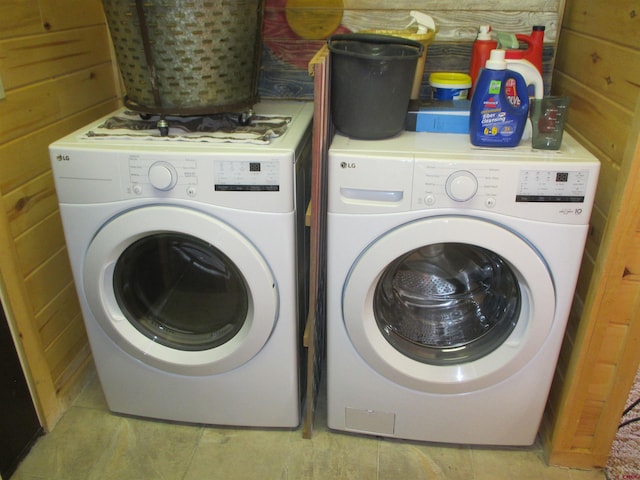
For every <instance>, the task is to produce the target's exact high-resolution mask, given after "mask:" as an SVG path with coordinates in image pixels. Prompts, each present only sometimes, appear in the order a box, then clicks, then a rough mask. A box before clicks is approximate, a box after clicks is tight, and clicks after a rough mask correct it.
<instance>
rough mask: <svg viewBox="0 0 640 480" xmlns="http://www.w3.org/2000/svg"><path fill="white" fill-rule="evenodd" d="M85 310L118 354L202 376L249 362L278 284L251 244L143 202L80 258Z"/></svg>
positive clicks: (270, 321) (273, 312)
mask: <svg viewBox="0 0 640 480" xmlns="http://www.w3.org/2000/svg"><path fill="white" fill-rule="evenodd" d="M83 276H84V278H83V286H84V292H85V295H86V298H87V303H88V305H89V308H90V309H91V313H92V314H93V315H94V316H95V318H96V320H97V322H98V323H99V325H100V326H101V327H102V329H103V330H104V332H105V333H106V334H107V335H108V336H109V337H110V338H111V339H112V340H113V341H114V342H115V343H116V344H117V345H119V346H120V347H121V348H122V349H123V350H124V351H126V352H127V353H129V354H130V355H132V356H134V357H136V358H138V359H139V360H140V361H142V362H145V363H147V364H149V365H152V366H154V367H157V368H159V369H161V370H163V371H169V372H173V373H178V374H183V375H208V374H215V373H222V372H226V371H229V370H232V369H234V368H236V367H238V366H240V365H242V364H244V363H245V362H247V361H248V360H250V359H251V358H253V357H254V356H255V355H256V354H257V353H258V352H259V351H260V350H261V349H262V347H263V346H264V345H265V343H266V342H267V340H268V338H269V336H270V334H271V332H272V330H273V328H274V326H275V322H276V320H277V315H278V292H277V284H276V280H275V279H274V277H273V274H272V272H271V270H270V268H269V266H268V265H267V262H266V261H265V259H264V258H263V256H262V255H261V254H260V252H258V250H257V249H256V248H255V246H253V244H252V243H251V242H250V241H249V240H248V239H247V238H245V237H244V236H243V235H242V234H241V233H239V232H238V231H237V230H235V229H233V228H232V227H231V226H229V225H228V224H226V223H224V222H221V221H220V220H217V219H215V218H213V217H211V216H209V215H206V214H204V213H201V212H197V211H194V210H188V209H185V208H180V207H174V206H158V205H156V206H146V207H142V208H138V209H135V210H130V211H127V212H125V213H123V214H121V215H119V216H117V217H115V218H113V219H111V220H110V221H109V222H108V223H107V224H106V225H104V227H103V228H102V229H100V231H99V232H98V233H97V234H96V236H95V238H94V239H93V240H92V242H91V244H90V245H89V248H88V250H87V253H86V257H85V264H84V269H83Z"/></svg>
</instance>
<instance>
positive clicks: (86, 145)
mask: <svg viewBox="0 0 640 480" xmlns="http://www.w3.org/2000/svg"><path fill="white" fill-rule="evenodd" d="M126 110H129V111H131V109H127V108H124V107H123V108H120V109H118V110H116V111H114V112H111V113H110V114H108V115H105V116H104V117H102V118H100V119H98V120H96V121H94V122H92V123H90V124H88V125H86V126H84V127H82V128H80V129H78V130H76V131H75V132H73V133H71V134H69V135H67V136H65V137H63V138H61V139H59V140H57V141H56V142H54V145H56V146H64V147H73V148H81V149H86V150H96V149H98V150H116V151H122V150H128V151H149V152H151V151H162V152H188V151H199V152H203V151H208V152H215V151H221V152H228V151H231V150H232V151H233V152H234V153H237V152H247V153H251V152H254V153H255V152H256V150H268V151H274V150H288V151H294V150H295V149H296V148H297V146H298V144H299V143H300V140H301V138H302V136H303V135H304V134H305V132H306V130H307V127H308V126H309V124H310V123H311V121H312V118H313V102H305V101H279V100H272V101H263V102H259V103H257V104H256V105H254V107H253V111H254V113H256V114H259V115H273V116H285V117H291V122H290V124H289V126H288V128H287V131H286V132H285V133H284V134H283V135H282V136H280V137H276V138H272V139H271V140H270V142H269V143H268V144H252V143H238V142H193V141H176V140H171V141H169V140H167V141H163V140H161V139H154V140H148V139H136V138H118V137H109V138H100V139H97V138H86V137H85V134H86V133H87V132H88V131H89V130H92V129H95V128H96V127H97V126H98V125H101V124H102V123H104V121H105V120H106V119H108V118H110V117H112V116H114V115H116V114H118V113H120V112H123V111H126ZM191 116H193V115H191Z"/></svg>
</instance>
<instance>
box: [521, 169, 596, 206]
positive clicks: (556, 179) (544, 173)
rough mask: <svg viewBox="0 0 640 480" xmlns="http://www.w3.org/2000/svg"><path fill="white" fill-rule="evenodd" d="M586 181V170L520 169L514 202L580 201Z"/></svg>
mask: <svg viewBox="0 0 640 480" xmlns="http://www.w3.org/2000/svg"><path fill="white" fill-rule="evenodd" d="M588 181H589V172H588V171H587V170H577V171H576V170H561V171H559V170H522V171H521V172H520V182H519V184H518V193H517V195H516V202H535V203H547V202H567V203H582V202H584V197H585V195H586V193H587V185H588Z"/></svg>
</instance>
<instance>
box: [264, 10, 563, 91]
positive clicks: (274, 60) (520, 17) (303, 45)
mask: <svg viewBox="0 0 640 480" xmlns="http://www.w3.org/2000/svg"><path fill="white" fill-rule="evenodd" d="M296 3H298V4H312V5H314V7H313V8H310V7H306V8H303V7H300V8H299V13H300V14H301V15H302V14H306V18H309V19H315V20H313V21H315V22H319V21H322V19H323V18H325V19H326V18H327V17H328V20H326V21H327V23H330V21H332V20H334V19H335V17H336V15H337V18H338V20H339V26H338V27H337V28H336V29H335V30H333V33H346V32H358V31H361V30H376V29H379V30H389V29H392V30H402V29H405V28H406V26H407V25H408V24H409V23H410V21H411V16H410V15H409V14H410V12H411V10H418V11H420V12H424V13H427V14H429V15H431V16H432V17H433V19H434V20H435V23H436V25H437V27H438V29H439V30H438V33H437V35H436V37H435V41H434V42H433V43H432V44H431V45H430V46H429V47H428V50H427V60H426V64H425V76H424V80H423V86H422V89H421V95H422V96H424V97H427V96H428V95H429V93H430V89H429V87H428V76H429V74H430V73H431V72H434V71H452V72H465V73H466V72H468V69H469V63H470V58H471V48H472V46H473V41H474V40H475V37H476V35H477V31H478V26H479V25H491V26H492V28H493V29H494V30H495V31H500V32H508V33H523V34H529V33H531V27H532V26H533V25H544V26H545V40H544V43H545V46H544V51H543V68H544V78H545V80H546V81H545V84H546V90H547V92H548V91H549V88H550V85H551V74H552V69H553V61H554V52H555V46H556V44H557V40H558V33H559V25H560V18H561V14H560V12H561V11H562V8H563V2H562V1H561V0H523V1H518V2H513V1H509V0H466V1H462V2H460V1H456V0H448V1H447V0H343V1H340V0H338V1H329V0H324V1H316V2H296ZM286 5H287V1H286V0H265V27H264V48H263V57H262V72H261V78H260V88H259V94H260V96H261V97H263V98H308V99H311V98H313V82H312V80H311V79H310V78H309V76H308V74H307V70H306V68H307V64H308V62H309V60H311V58H312V57H313V55H314V54H315V53H316V52H317V51H318V50H319V49H320V47H321V46H322V45H323V44H324V43H326V39H325V38H319V39H313V38H302V37H301V36H300V35H298V34H297V33H296V32H294V31H293V30H292V28H291V27H290V25H289V23H288V21H287V14H288V13H289V14H290V12H291V8H289V9H288V11H287V9H286V8H285V7H286ZM321 5H325V6H324V7H323V6H321ZM340 5H341V6H340ZM318 19H320V20H318ZM309 30H311V31H314V29H309ZM315 30H316V31H317V30H320V29H319V28H318V29H315ZM303 34H304V32H303Z"/></svg>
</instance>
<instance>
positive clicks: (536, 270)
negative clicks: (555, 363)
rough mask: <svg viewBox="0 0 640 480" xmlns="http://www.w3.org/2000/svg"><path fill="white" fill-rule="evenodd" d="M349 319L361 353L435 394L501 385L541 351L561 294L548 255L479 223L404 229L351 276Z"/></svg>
mask: <svg viewBox="0 0 640 480" xmlns="http://www.w3.org/2000/svg"><path fill="white" fill-rule="evenodd" d="M342 307H343V317H344V323H345V327H346V329H347V332H348V334H349V338H350V340H351V342H352V343H353V346H354V347H355V349H356V350H357V351H358V353H359V354H360V355H361V357H362V358H363V359H364V360H365V361H366V362H367V363H368V364H369V365H370V366H371V367H372V368H373V369H375V370H376V371H377V372H378V373H380V374H381V375H383V376H385V377H387V378H388V379H389V380H391V381H393V382H394V383H398V384H401V385H404V386H406V387H409V388H412V389H415V390H421V391H425V392H431V393H462V392H470V391H474V390H477V389H481V388H485V387H488V386H491V385H494V384H496V383H498V382H500V381H502V380H504V379H506V378H508V377H509V376H511V375H513V374H514V373H516V372H517V371H518V370H520V369H521V368H522V367H523V366H524V365H525V364H526V363H527V362H528V361H529V360H531V358H533V356H534V355H536V353H537V352H538V351H539V350H540V347H541V345H542V344H543V342H544V341H545V339H546V338H547V335H548V334H549V331H550V330H551V326H552V323H553V318H554V312H555V289H554V285H553V280H552V278H551V274H550V272H549V269H548V268H547V265H546V263H545V262H544V260H543V258H541V256H540V254H539V252H538V251H537V250H536V249H535V248H534V247H533V246H532V245H531V244H529V243H528V242H527V241H526V240H524V239H522V238H521V237H519V236H518V235H517V234H515V233H513V232H512V231H510V230H509V229H507V228H505V227H503V226H500V225H497V224H495V223H491V222H489V221H484V220H481V219H477V218H472V217H464V216H441V217H432V218H427V219H421V220H417V221H414V222H410V223H407V224H404V225H401V226H399V227H397V228H395V229H393V230H391V231H389V232H387V233H386V234H384V235H382V236H381V237H380V238H378V239H376V240H375V241H374V242H372V243H371V244H370V245H369V246H368V247H367V248H366V249H365V251H364V252H362V254H361V255H360V256H359V258H358V259H357V260H356V262H355V263H354V265H353V266H352V268H351V271H350V272H349V275H348V277H347V279H346V282H345V285H344V290H343V299H342Z"/></svg>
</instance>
